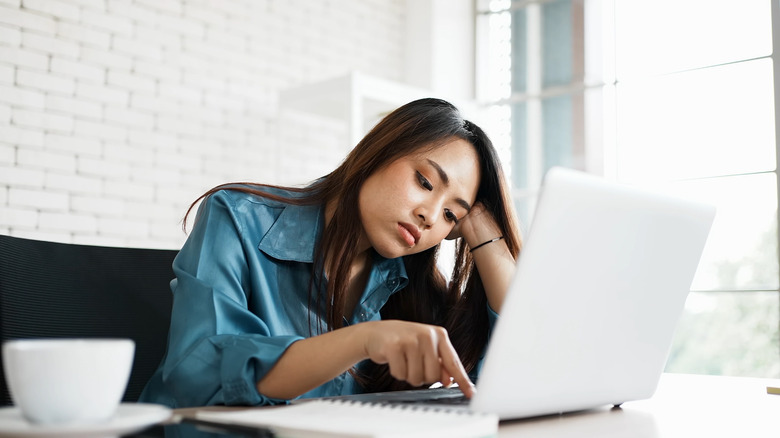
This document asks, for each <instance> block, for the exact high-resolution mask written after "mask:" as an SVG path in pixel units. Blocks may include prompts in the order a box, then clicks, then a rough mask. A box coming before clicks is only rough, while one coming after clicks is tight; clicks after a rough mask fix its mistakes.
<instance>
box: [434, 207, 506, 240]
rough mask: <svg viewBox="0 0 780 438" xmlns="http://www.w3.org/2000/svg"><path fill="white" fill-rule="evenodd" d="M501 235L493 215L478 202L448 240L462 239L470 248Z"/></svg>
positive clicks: (461, 220) (459, 222)
mask: <svg viewBox="0 0 780 438" xmlns="http://www.w3.org/2000/svg"><path fill="white" fill-rule="evenodd" d="M501 234H502V233H501V229H500V228H499V226H498V224H497V223H496V219H495V218H494V217H493V215H492V214H491V213H490V212H489V211H488V210H487V209H486V208H485V206H484V205H483V204H482V203H481V202H476V203H474V205H473V206H472V207H471V211H470V212H469V214H467V215H466V216H464V217H463V218H461V219H460V220H459V221H458V224H457V225H455V228H453V229H452V232H450V234H449V235H448V236H447V239H450V240H451V239H457V238H458V237H462V238H464V239H466V243H468V244H469V246H475V245H478V244H480V243H482V242H485V241H488V240H490V239H492V238H494V237H498V236H500V235H501Z"/></svg>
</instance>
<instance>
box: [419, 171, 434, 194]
mask: <svg viewBox="0 0 780 438" xmlns="http://www.w3.org/2000/svg"><path fill="white" fill-rule="evenodd" d="M417 181H419V182H420V185H421V186H423V187H424V188H425V190H428V191H431V190H433V185H431V183H430V181H428V179H427V178H426V177H424V176H423V174H422V173H420V172H417Z"/></svg>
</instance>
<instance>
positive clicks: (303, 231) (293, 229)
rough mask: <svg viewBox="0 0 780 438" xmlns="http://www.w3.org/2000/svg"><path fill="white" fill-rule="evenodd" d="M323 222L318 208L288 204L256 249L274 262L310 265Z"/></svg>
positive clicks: (319, 206)
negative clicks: (281, 261)
mask: <svg viewBox="0 0 780 438" xmlns="http://www.w3.org/2000/svg"><path fill="white" fill-rule="evenodd" d="M323 219H324V218H323V215H322V206H321V205H293V204H287V205H285V207H284V210H282V213H281V214H279V217H278V218H276V222H274V224H273V225H271V228H270V229H269V230H268V232H267V233H265V236H263V238H262V239H261V240H260V244H259V245H258V248H259V249H260V250H261V251H263V252H264V253H266V254H268V255H269V256H271V257H273V258H275V259H279V260H288V261H295V262H303V263H313V262H314V244H315V242H318V241H319V237H320V234H321V233H322V224H323Z"/></svg>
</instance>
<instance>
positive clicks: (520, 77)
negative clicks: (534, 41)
mask: <svg viewBox="0 0 780 438" xmlns="http://www.w3.org/2000/svg"><path fill="white" fill-rule="evenodd" d="M526 15H527V13H526V10H525V9H517V10H515V11H512V92H513V93H525V92H526V90H527V89H528V75H527V73H528V68H527V62H528V33H527V32H528V26H527V18H526Z"/></svg>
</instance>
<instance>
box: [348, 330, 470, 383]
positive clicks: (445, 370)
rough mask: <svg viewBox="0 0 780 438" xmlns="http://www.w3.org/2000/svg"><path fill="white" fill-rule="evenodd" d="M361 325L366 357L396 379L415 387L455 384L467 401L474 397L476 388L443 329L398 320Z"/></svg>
mask: <svg viewBox="0 0 780 438" xmlns="http://www.w3.org/2000/svg"><path fill="white" fill-rule="evenodd" d="M362 325H363V326H364V328H366V337H365V344H364V346H365V354H366V356H367V357H368V358H369V359H371V360H372V361H374V362H376V363H379V364H387V365H388V366H389V368H390V374H391V375H392V376H393V377H395V378H396V379H398V380H402V381H405V382H408V383H409V384H410V385H412V386H420V385H423V384H432V383H435V382H441V383H442V384H443V385H445V386H448V385H449V384H450V383H451V382H452V381H454V382H455V383H457V384H458V386H459V387H460V388H461V390H462V391H463V393H464V394H465V395H466V397H469V398H470V397H471V396H472V395H473V394H474V384H473V383H471V380H470V379H469V377H468V374H467V373H466V370H465V369H464V368H463V365H462V364H461V362H460V358H458V354H457V353H456V352H455V348H453V346H452V344H451V343H450V339H449V336H448V335H447V331H446V330H445V329H444V328H442V327H439V326H434V325H427V324H420V323H414V322H408V321H395V320H387V321H372V322H366V323H363V324H362Z"/></svg>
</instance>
